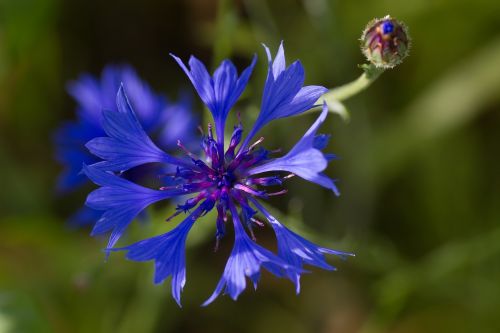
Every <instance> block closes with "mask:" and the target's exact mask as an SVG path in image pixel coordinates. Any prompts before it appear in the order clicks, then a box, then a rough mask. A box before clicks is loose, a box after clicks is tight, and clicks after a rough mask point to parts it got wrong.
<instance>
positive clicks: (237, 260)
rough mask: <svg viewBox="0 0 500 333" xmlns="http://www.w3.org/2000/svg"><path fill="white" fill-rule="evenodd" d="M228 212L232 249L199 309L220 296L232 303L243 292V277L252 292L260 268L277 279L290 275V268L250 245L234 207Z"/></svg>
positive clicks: (292, 268) (273, 256)
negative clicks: (230, 223)
mask: <svg viewBox="0 0 500 333" xmlns="http://www.w3.org/2000/svg"><path fill="white" fill-rule="evenodd" d="M229 208H230V210H231V215H232V216H233V224H234V230H235V240H234V247H233V250H232V251H231V255H230V256H229V259H228V261H227V263H226V267H225V269H224V273H223V275H222V278H221V279H220V281H219V283H218V284H217V287H216V288H215V291H214V292H213V294H212V295H211V296H210V297H209V298H208V299H207V300H206V301H205V303H203V306H207V305H208V304H210V303H212V302H213V301H214V300H215V299H216V298H217V297H218V296H219V295H220V294H221V293H222V292H224V293H227V294H229V296H230V297H231V298H232V299H233V300H236V299H237V298H238V296H239V295H240V294H241V293H242V292H243V290H245V288H246V277H249V278H250V280H251V281H252V282H253V284H254V287H255V288H256V287H257V282H258V280H259V277H260V268H261V266H263V267H264V268H266V269H267V270H268V271H269V272H271V273H273V274H274V275H276V276H278V277H282V276H283V272H284V271H286V270H287V269H288V270H292V271H294V267H292V266H290V265H288V264H287V263H286V262H285V261H284V260H282V259H280V258H279V257H278V256H276V255H275V254H273V253H272V252H270V251H269V250H266V249H264V248H263V247H261V246H259V245H257V244H256V243H255V242H254V241H252V240H251V239H250V237H248V235H247V234H246V232H245V230H244V229H243V226H242V225H241V222H240V219H239V217H238V212H237V211H236V207H235V206H234V204H233V203H230V204H229Z"/></svg>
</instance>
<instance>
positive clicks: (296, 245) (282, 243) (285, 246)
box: [250, 198, 354, 294]
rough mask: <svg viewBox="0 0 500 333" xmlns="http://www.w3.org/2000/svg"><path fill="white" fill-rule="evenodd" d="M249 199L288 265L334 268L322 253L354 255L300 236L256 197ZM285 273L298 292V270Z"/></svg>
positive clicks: (340, 255) (280, 255)
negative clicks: (263, 218)
mask: <svg viewBox="0 0 500 333" xmlns="http://www.w3.org/2000/svg"><path fill="white" fill-rule="evenodd" d="M250 200H251V201H252V203H253V204H254V205H255V207H257V209H258V210H260V211H261V212H262V214H263V215H264V216H265V217H266V218H267V220H268V221H269V223H270V224H271V226H272V227H273V229H274V232H275V233H276V238H277V241H278V256H279V257H280V258H282V259H283V260H284V261H285V262H286V263H287V264H289V265H290V266H292V267H298V268H302V266H303V264H308V265H312V266H316V267H320V268H323V269H326V270H334V269H335V268H334V267H333V266H331V265H329V264H328V263H327V262H326V261H325V257H324V254H332V255H336V256H339V257H341V258H342V259H345V258H346V257H347V256H354V254H352V253H348V252H342V251H336V250H332V249H329V248H325V247H321V246H318V245H316V244H314V243H312V242H310V241H308V240H307V239H304V238H302V237H301V236H299V235H297V234H296V233H294V232H293V231H291V230H290V229H288V228H287V227H285V226H284V225H282V224H281V223H279V222H278V220H276V219H275V218H274V217H273V216H272V215H271V214H270V213H269V212H268V211H267V210H266V209H265V208H264V207H263V206H262V205H261V204H260V203H259V202H258V201H257V200H256V199H254V198H250ZM286 274H287V276H288V278H289V279H290V280H292V281H293V282H294V284H295V287H296V292H297V294H298V293H299V292H300V271H297V270H293V269H287V270H286Z"/></svg>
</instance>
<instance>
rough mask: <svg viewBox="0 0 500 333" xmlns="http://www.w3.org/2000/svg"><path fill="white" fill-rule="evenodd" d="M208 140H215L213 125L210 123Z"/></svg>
mask: <svg viewBox="0 0 500 333" xmlns="http://www.w3.org/2000/svg"><path fill="white" fill-rule="evenodd" d="M208 138H209V139H213V138H214V133H213V131H212V124H211V123H208Z"/></svg>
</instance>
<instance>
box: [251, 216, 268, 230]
mask: <svg viewBox="0 0 500 333" xmlns="http://www.w3.org/2000/svg"><path fill="white" fill-rule="evenodd" d="M251 221H252V222H253V223H255V224H256V225H258V226H259V227H261V228H264V227H265V224H264V222H262V221H259V220H257V219H256V218H254V217H252V218H251Z"/></svg>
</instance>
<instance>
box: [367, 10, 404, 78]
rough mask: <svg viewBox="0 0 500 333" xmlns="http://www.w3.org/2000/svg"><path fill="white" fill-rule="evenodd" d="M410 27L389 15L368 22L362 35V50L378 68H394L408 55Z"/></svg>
mask: <svg viewBox="0 0 500 333" xmlns="http://www.w3.org/2000/svg"><path fill="white" fill-rule="evenodd" d="M410 44H411V40H410V36H409V35H408V28H407V27H406V25H405V24H404V23H402V22H399V21H397V20H395V19H394V18H392V17H390V16H389V15H387V16H385V17H383V18H381V19H374V20H372V21H370V22H369V23H368V25H367V26H366V28H365V30H364V31H363V35H362V36H361V51H362V52H363V54H364V55H365V56H366V59H368V61H370V62H371V63H372V64H373V65H375V66H376V67H378V68H384V69H387V68H393V67H394V66H396V65H399V64H400V63H401V62H402V61H403V59H404V58H406V57H407V56H408V53H409V49H410Z"/></svg>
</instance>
